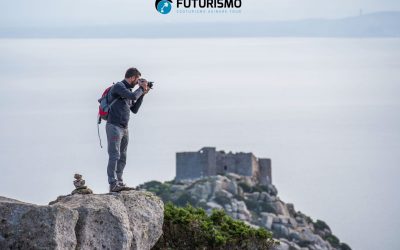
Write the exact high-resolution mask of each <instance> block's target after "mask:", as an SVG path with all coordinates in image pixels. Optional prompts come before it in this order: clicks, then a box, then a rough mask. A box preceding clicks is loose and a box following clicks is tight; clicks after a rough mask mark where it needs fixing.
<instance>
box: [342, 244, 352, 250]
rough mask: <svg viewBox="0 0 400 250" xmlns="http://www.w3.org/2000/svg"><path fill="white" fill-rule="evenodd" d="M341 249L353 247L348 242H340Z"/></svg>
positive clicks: (345, 249) (346, 249) (347, 249)
mask: <svg viewBox="0 0 400 250" xmlns="http://www.w3.org/2000/svg"><path fill="white" fill-rule="evenodd" d="M340 250H351V247H349V245H347V244H346V243H340Z"/></svg>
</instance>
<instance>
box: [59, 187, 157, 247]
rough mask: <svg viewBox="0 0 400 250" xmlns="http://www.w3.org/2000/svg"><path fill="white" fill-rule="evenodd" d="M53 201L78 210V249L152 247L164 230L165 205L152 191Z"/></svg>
mask: <svg viewBox="0 0 400 250" xmlns="http://www.w3.org/2000/svg"><path fill="white" fill-rule="evenodd" d="M53 204H59V205H63V206H65V207H68V208H70V209H72V210H75V211H77V212H78V213H79V220H78V223H77V226H76V229H75V230H76V234H77V248H78V249H88V248H98V249H103V248H106V249H140V250H141V249H150V248H151V247H152V246H154V245H155V243H156V242H157V240H158V238H159V237H160V236H161V234H162V223H163V219H164V217H163V216H164V215H163V211H164V206H163V203H162V201H161V200H160V199H159V198H158V197H156V196H155V195H153V194H152V193H150V192H143V191H123V192H120V193H112V194H100V195H71V196H65V197H62V198H61V199H58V201H57V202H55V203H53Z"/></svg>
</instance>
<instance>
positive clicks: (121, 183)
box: [118, 181, 126, 187]
mask: <svg viewBox="0 0 400 250" xmlns="http://www.w3.org/2000/svg"><path fill="white" fill-rule="evenodd" d="M118 185H120V186H122V187H126V184H125V183H123V182H122V181H118Z"/></svg>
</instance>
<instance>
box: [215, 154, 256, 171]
mask: <svg viewBox="0 0 400 250" xmlns="http://www.w3.org/2000/svg"><path fill="white" fill-rule="evenodd" d="M251 155H252V154H251V153H237V154H232V153H228V154H221V153H218V154H217V173H236V174H239V175H244V176H251V175H252V173H253V166H252V159H251Z"/></svg>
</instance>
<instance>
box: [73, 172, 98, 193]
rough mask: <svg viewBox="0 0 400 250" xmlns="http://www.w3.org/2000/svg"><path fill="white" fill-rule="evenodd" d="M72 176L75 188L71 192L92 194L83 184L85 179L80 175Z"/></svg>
mask: <svg viewBox="0 0 400 250" xmlns="http://www.w3.org/2000/svg"><path fill="white" fill-rule="evenodd" d="M74 178H75V180H74V186H75V189H74V190H73V191H72V193H71V194H93V191H92V190H91V189H90V188H88V187H87V186H85V180H84V179H82V175H80V174H75V175H74Z"/></svg>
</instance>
